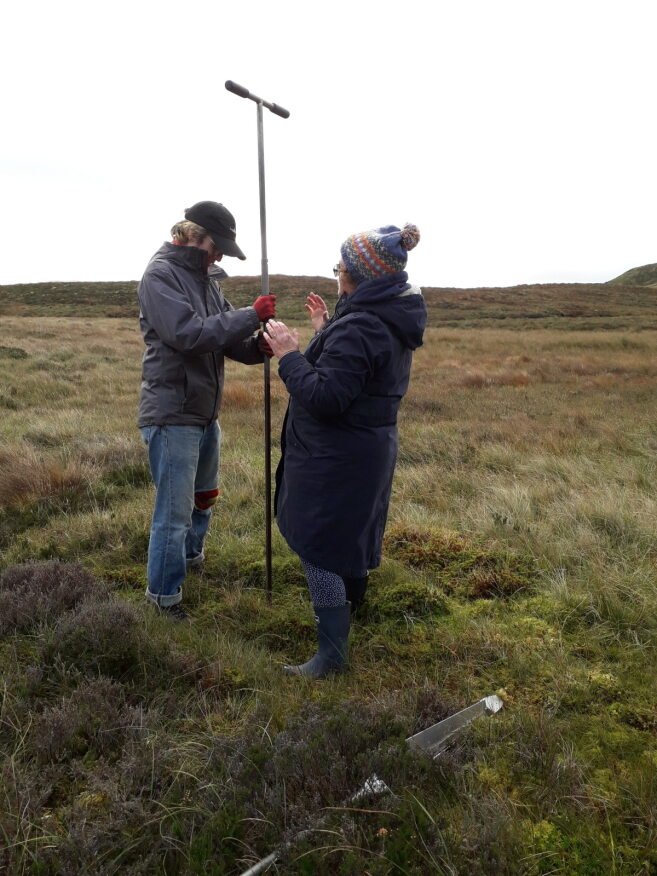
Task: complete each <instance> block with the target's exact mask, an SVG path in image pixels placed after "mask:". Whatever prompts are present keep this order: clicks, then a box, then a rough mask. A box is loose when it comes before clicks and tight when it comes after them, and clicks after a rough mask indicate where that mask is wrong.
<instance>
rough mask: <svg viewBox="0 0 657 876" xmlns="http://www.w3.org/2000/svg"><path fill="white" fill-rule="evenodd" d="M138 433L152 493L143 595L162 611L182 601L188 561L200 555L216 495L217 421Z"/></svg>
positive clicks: (217, 467)
mask: <svg viewBox="0 0 657 876" xmlns="http://www.w3.org/2000/svg"><path fill="white" fill-rule="evenodd" d="M139 431H140V432H141V437H142V438H143V440H144V443H145V444H146V446H147V447H148V461H149V463H150V468H151V475H152V477H153V482H154V483H155V490H156V492H155V508H154V510H153V520H152V522H151V536H150V541H149V543H148V569H147V577H148V589H147V590H146V596H147V598H148V599H150V600H152V601H153V602H155V603H156V604H157V605H161V606H163V607H164V606H168V605H175V604H176V603H177V602H180V600H181V599H182V583H183V580H184V578H185V573H186V571H187V569H186V565H187V558H190V557H194V556H198V555H199V554H200V553H202V551H203V541H204V539H205V535H206V533H207V531H208V526H209V525H210V517H211V516H212V505H213V504H214V502H215V501H216V499H217V495H218V492H219V491H218V489H217V482H218V477H219V447H220V444H221V430H220V429H219V424H218V423H217V422H216V420H215V421H214V422H213V423H210V425H208V426H144V427H143V428H141V429H140V430H139Z"/></svg>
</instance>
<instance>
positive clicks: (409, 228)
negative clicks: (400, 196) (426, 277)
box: [340, 225, 420, 283]
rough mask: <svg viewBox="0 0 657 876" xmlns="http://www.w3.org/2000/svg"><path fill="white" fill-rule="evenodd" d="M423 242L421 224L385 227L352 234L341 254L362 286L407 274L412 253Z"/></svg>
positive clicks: (351, 273)
mask: <svg viewBox="0 0 657 876" xmlns="http://www.w3.org/2000/svg"><path fill="white" fill-rule="evenodd" d="M419 240H420V231H419V229H418V227H417V225H404V228H403V229H399V228H397V226H396V225H384V226H383V227H382V228H375V229H373V230H372V231H362V232H360V233H358V234H352V235H351V237H348V238H347V239H346V240H345V242H344V243H343V244H342V246H341V247H340V255H341V256H342V260H343V262H344V265H345V267H346V269H347V271H348V272H349V274H350V275H351V276H352V277H353V278H354V280H357V281H358V282H359V283H362V282H363V281H364V280H376V279H378V278H379V277H384V276H385V275H386V274H395V273H397V271H403V270H404V268H405V267H406V259H407V257H408V256H407V253H408V251H409V250H411V249H413V248H414V247H416V246H417V244H418V241H419Z"/></svg>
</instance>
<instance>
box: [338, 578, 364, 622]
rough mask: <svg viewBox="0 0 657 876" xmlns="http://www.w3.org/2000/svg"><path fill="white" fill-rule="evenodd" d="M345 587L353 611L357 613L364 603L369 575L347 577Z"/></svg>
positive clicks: (344, 579)
mask: <svg viewBox="0 0 657 876" xmlns="http://www.w3.org/2000/svg"><path fill="white" fill-rule="evenodd" d="M342 580H343V581H344V589H345V593H346V594H347V602H350V603H351V613H352V614H355V613H356V612H357V611H358V609H359V608H360V607H361V605H362V604H363V600H364V599H365V591H366V590H367V582H368V580H369V579H368V576H367V575H365V577H364V578H345V577H343V578H342Z"/></svg>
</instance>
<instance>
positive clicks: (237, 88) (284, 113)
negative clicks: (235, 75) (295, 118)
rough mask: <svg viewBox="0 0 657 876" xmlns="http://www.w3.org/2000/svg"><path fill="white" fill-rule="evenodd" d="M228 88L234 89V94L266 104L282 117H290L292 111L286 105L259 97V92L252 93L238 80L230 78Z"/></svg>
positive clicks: (227, 83) (229, 89) (227, 82)
mask: <svg viewBox="0 0 657 876" xmlns="http://www.w3.org/2000/svg"><path fill="white" fill-rule="evenodd" d="M226 88H227V89H228V91H232V93H233V94H236V95H237V96H238V97H248V98H249V100H254V101H255V102H256V103H261V104H262V105H263V106H266V107H267V109H268V110H270V111H271V112H273V113H275V115H277V116H280V117H281V118H282V119H289V117H290V111H289V110H286V109H285V108H284V107H282V106H279V105H278V104H277V103H270V102H269V101H267V100H263V99H262V98H261V97H258V95H257V94H251V92H250V91H249V89H248V88H245V87H244V86H243V85H239V84H238V83H237V82H233V81H232V79H228V80H227V81H226Z"/></svg>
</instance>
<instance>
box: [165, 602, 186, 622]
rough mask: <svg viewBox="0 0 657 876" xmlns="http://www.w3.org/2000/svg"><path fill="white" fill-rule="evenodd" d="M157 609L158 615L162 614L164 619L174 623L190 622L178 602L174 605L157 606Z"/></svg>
mask: <svg viewBox="0 0 657 876" xmlns="http://www.w3.org/2000/svg"><path fill="white" fill-rule="evenodd" d="M157 607H158V608H159V609H160V614H163V615H164V616H165V617H168V618H169V620H172V621H175V622H176V623H182V622H183V621H188V620H191V618H190V616H189V615H188V614H187V612H186V611H185V609H184V608H183V607H182V605H181V604H180V603H179V602H176V604H175V605H158V606H157Z"/></svg>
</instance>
